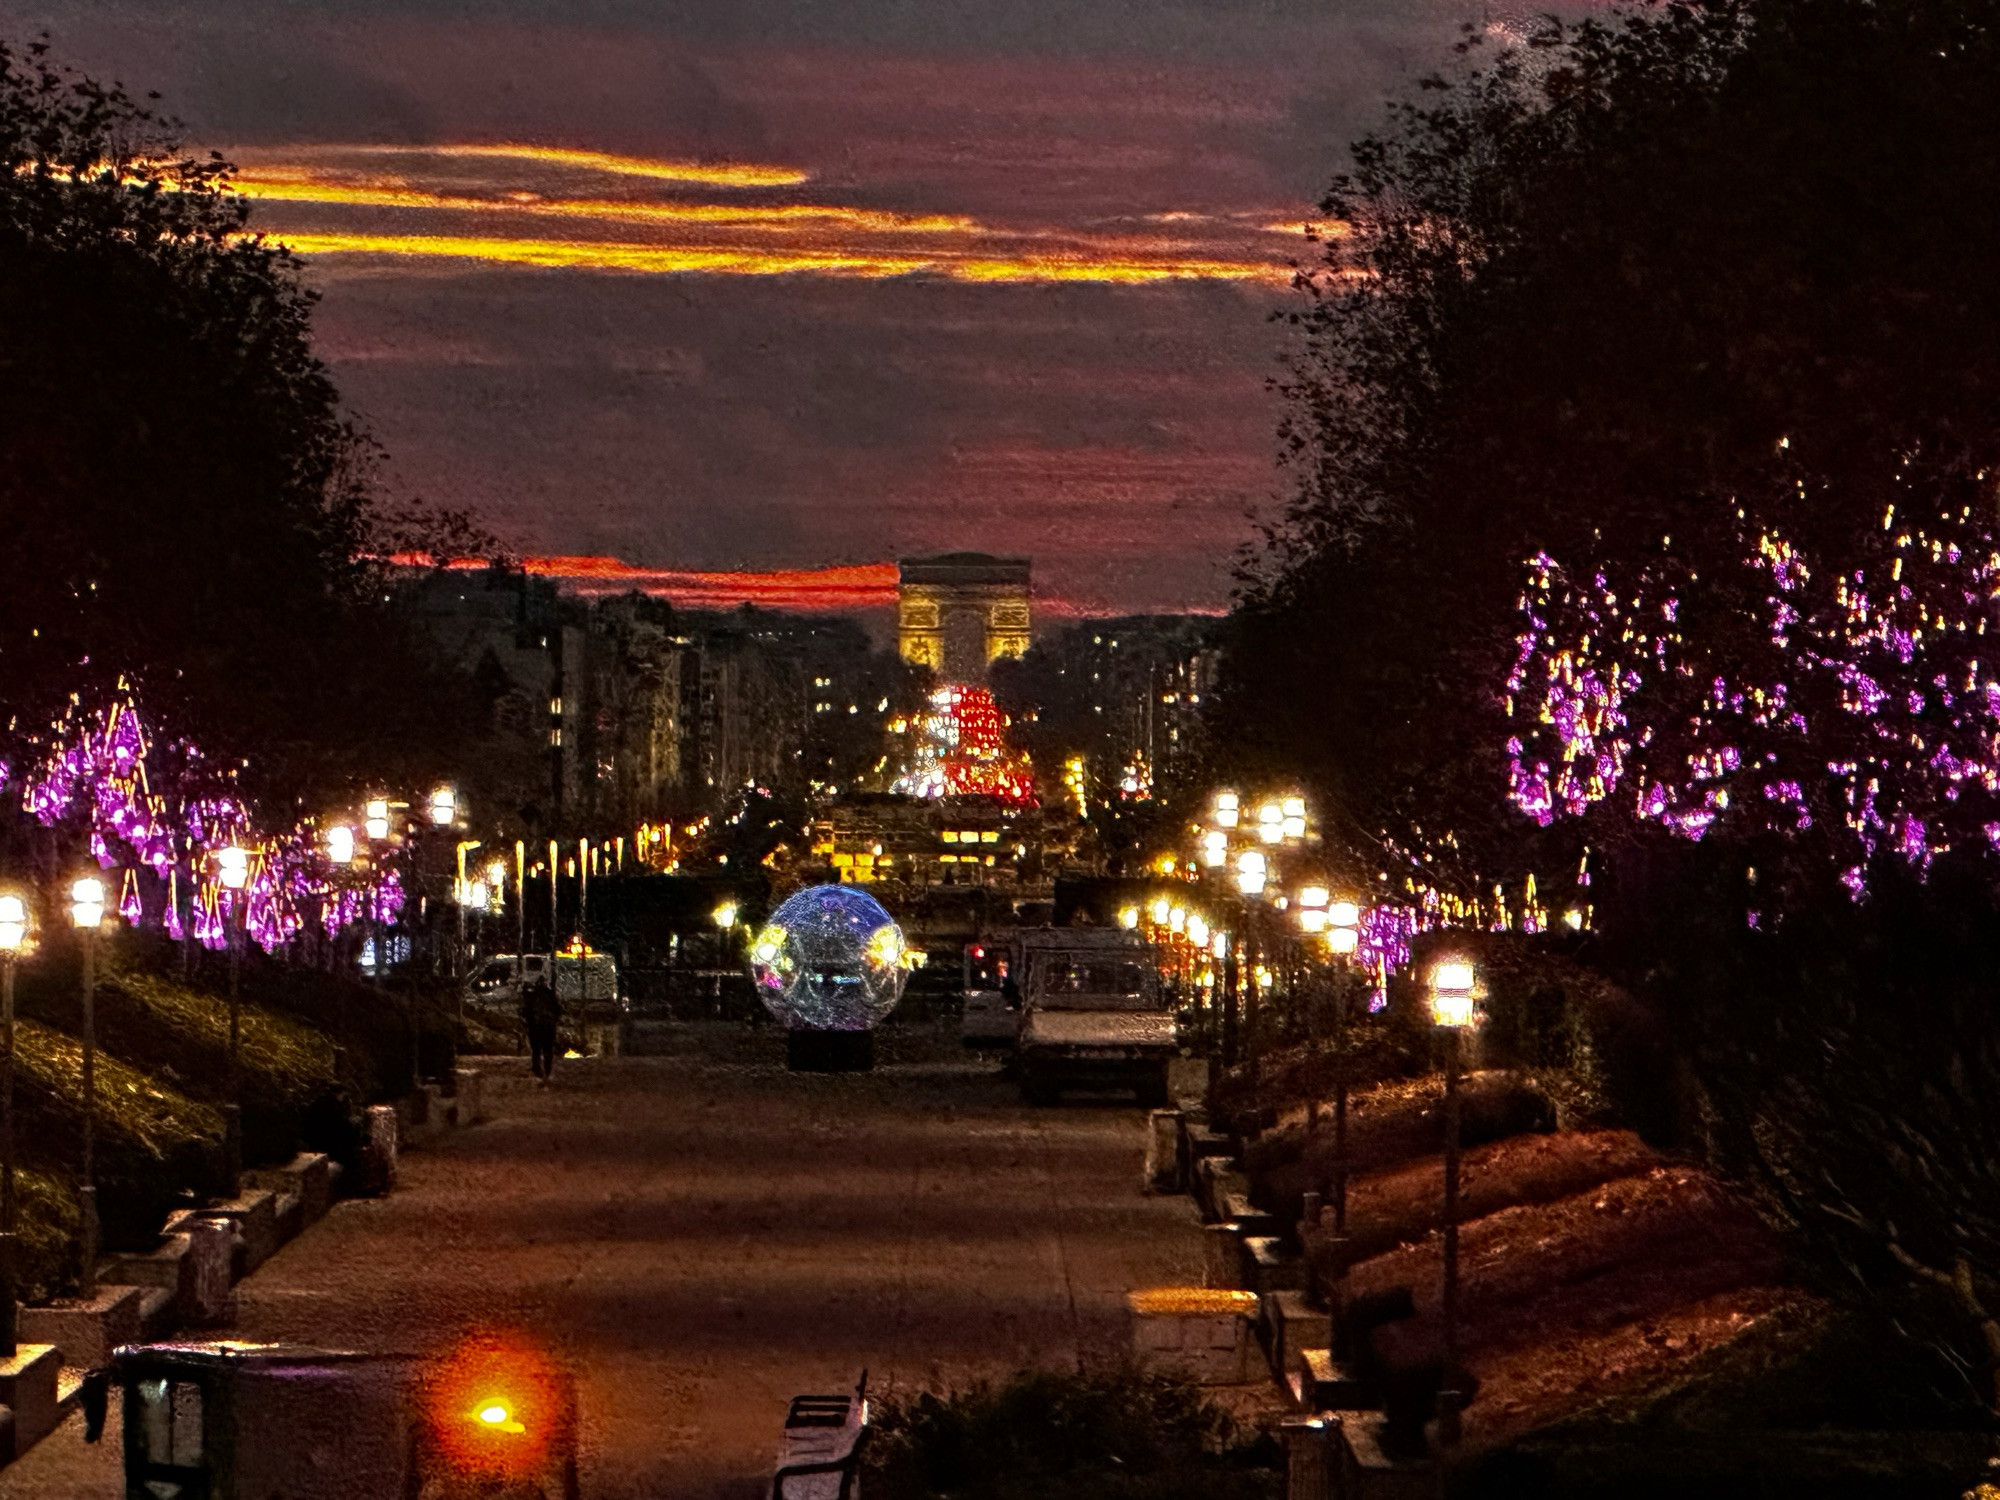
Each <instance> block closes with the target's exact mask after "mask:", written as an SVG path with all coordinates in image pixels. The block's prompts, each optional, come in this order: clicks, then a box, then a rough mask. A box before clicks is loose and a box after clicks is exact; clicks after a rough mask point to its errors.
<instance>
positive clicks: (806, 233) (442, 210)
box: [236, 145, 1291, 284]
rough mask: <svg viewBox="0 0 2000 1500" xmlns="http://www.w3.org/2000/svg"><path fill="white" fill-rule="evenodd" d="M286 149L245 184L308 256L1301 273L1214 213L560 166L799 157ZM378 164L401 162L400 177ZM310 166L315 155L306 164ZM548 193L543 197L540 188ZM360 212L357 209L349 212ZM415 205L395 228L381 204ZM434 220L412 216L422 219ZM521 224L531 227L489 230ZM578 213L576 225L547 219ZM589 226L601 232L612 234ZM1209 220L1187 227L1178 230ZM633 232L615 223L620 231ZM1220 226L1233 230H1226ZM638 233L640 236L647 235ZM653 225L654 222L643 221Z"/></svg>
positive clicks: (874, 271)
mask: <svg viewBox="0 0 2000 1500" xmlns="http://www.w3.org/2000/svg"><path fill="white" fill-rule="evenodd" d="M286 149H287V154H286V156H285V157H283V158H280V159H267V160H266V161H264V162H263V163H261V164H259V163H257V162H254V161H253V162H251V163H250V164H248V165H246V166H245V167H244V168H242V170H241V171H240V172H239V174H238V176H237V178H236V186H237V188H238V190H239V191H241V192H242V193H244V194H245V195H246V196H248V197H251V198H253V199H256V200H258V201H259V202H260V203H262V204H263V205H265V208H264V209H263V214H264V215H268V216H270V217H269V218H266V217H263V216H260V219H259V223H260V225H262V224H268V225H269V226H270V227H269V228H268V229H267V231H266V232H268V233H269V234H270V235H271V237H272V238H274V239H276V240H279V241H282V242H283V243H285V244H288V245H290V246H291V247H292V248H293V249H294V250H297V251H299V252H300V253H301V254H307V255H327V256H332V255H369V256H396V257H402V258H418V259H422V258H430V259H452V260H464V261H474V262H481V263H485V264H491V265H516V266H541V267H550V268H564V269H577V270H592V271H625V272H634V273H640V274H652V275H685V274H707V275H726V276H791V275H823V276H841V277H860V278H868V279H883V278H889V277H903V276H920V275H928V276H940V277H944V278H947V279H950V280H954V281H964V282H983V283H1034V282H1056V281H1089V282H1113V283H1125V284H1139V283H1148V282H1162V281H1180V280H1225V281H1265V282H1269V283H1272V284H1283V283H1285V282H1286V281H1288V280H1289V279H1290V275H1291V270H1290V267H1289V265H1287V264H1285V263H1284V262H1283V261H1282V260H1281V259H1280V257H1279V253H1278V250H1277V247H1276V246H1274V245H1272V244H1271V242H1270V241H1269V240H1268V239H1265V238H1264V234H1265V230H1264V228H1263V226H1262V225H1256V224H1231V223H1228V222H1226V221H1224V220H1219V219H1216V218H1215V217H1214V216H1212V215H1204V214H1192V213H1166V214H1156V215H1149V216H1147V219H1148V221H1149V226H1148V227H1147V228H1144V229H1141V230H1138V231H1137V232H1134V231H1133V230H1131V229H1129V228H1127V229H1119V228H1114V227H1111V226H1107V225H1099V226H1092V227H1077V228H1075V229H1065V228H1062V227H1060V226H1053V225H1033V226H1003V225H995V224H989V223H984V222H981V221H980V220H979V219H976V218H973V217H971V216H969V215H965V214H952V213H896V212H891V211H887V210H882V209H874V208H864V207H859V206H855V205H850V204H840V203H831V204H829V203H795V202H783V201H776V202H774V201H771V200H770V199H768V198H767V199H765V200H764V201H761V202H760V201H755V200H753V201H749V202H742V201H728V200H718V199H716V198H715V197H714V195H712V194H711V195H708V197H707V198H706V199H703V198H702V197H701V196H700V195H695V201H687V199H688V195H681V196H679V197H672V196H669V197H660V196H629V197H628V196H625V195H624V194H622V193H617V194H612V195H608V196H607V195H602V194H598V195H591V196H581V195H574V196H573V195H571V194H570V193H569V192H567V191H565V190H563V189H562V188H559V187H551V183H550V179H549V174H548V171H547V169H548V168H549V167H551V166H554V167H557V168H573V169H577V170H581V171H585V172H589V173H610V174H614V175H617V174H622V175H626V176H637V177H649V178H654V179H659V180H663V181H671V182H676V183H694V184H697V185H700V186H708V187H715V186H727V187H731V188H772V187H790V186H796V185H797V184H799V183H801V182H804V181H805V180H806V179H807V174H806V173H805V172H803V171H799V170H796V169H794V168H789V167H771V166H748V165H727V166H713V167H710V166H703V165H701V164H688V163H677V162H662V161H654V160H652V159H650V158H640V157H623V156H616V155H613V154H611V153H608V152H600V151H584V150H572V149H569V148H561V147H530V146H450V145H447V146H408V147H393V146H371V147H359V146H339V145H328V146H318V147H311V146H308V147H291V148H286ZM363 157H365V158H368V159H369V161H370V162H371V163H372V162H379V161H383V160H384V159H386V158H390V157H394V158H396V159H397V160H396V161H395V166H394V170H393V172H381V171H378V170H376V169H375V167H374V166H373V165H368V164H361V163H358V162H357V160H356V158H363ZM459 158H473V159H479V160H488V159H490V160H495V161H502V162H505V163H507V164H509V166H510V167H511V169H512V170H510V171H508V172H507V173H505V174H504V175H500V176H499V177H498V180H495V179H494V177H493V176H490V175H479V174H475V180H471V181H468V180H466V174H465V173H464V172H463V171H462V170H459V169H456V168H455V167H454V166H453V163H454V161H456V160H457V159H459ZM301 163H304V164H303V165H302V164H301ZM545 188H547V189H549V190H548V191H541V190H539V189H545ZM311 206H317V207H324V208H326V209H328V210H331V211H332V213H333V215H334V217H333V218H332V220H331V222H328V219H327V216H325V215H322V216H320V219H319V221H318V222H309V223H305V224H299V225H297V226H296V227H294V226H293V225H292V224H290V223H287V222H286V217H285V215H286V209H287V208H288V207H292V208H299V207H311ZM346 210H353V211H354V213H353V215H352V216H349V215H347V214H346V213H345V212H344V211H346ZM378 210H387V211H392V212H400V213H401V214H403V215H404V216H402V217H399V218H398V219H397V220H396V221H395V222H384V221H383V219H382V218H381V217H380V216H379V215H378V214H377V213H376V212H375V211H378ZM410 213H414V214H418V215H425V216H433V217H432V219H431V222H422V221H419V222H414V223H413V222H411V219H410V218H409V217H407V215H408V214H410ZM470 214H479V215H485V216H489V221H490V224H491V227H492V228H498V226H499V225H500V224H503V223H506V222H507V221H510V220H516V219H518V220H520V221H522V227H521V230H520V232H518V233H516V232H510V231H502V232H498V233H495V232H491V229H490V228H489V226H488V225H478V226H477V228H478V229H484V230H487V231H488V232H466V231H467V230H468V229H473V228H474V227H475V226H474V225H472V224H471V223H469V222H468V220H467V219H466V217H465V216H466V215H470ZM551 219H559V220H569V221H575V222H577V223H578V225H579V227H578V229H577V230H576V231H575V232H568V231H566V230H564V229H559V228H557V227H556V226H555V225H553V224H550V223H549V222H548V221H549V220H551ZM584 223H595V224H599V225H602V226H605V229H604V230H603V231H600V232H592V231H591V230H589V229H586V228H583V227H582V225H583V224H584ZM1169 223H1171V224H1174V225H1176V226H1181V225H1183V224H1185V225H1188V226H1193V225H1196V224H1202V225H1208V226H1212V227H1210V228H1207V229H1200V230H1191V231H1190V232H1188V233H1183V234H1180V235H1175V236H1171V237H1170V236H1168V235H1165V234H1163V233H1162V232H1161V231H1162V229H1163V228H1164V226H1166V225H1167V224H1169ZM614 225H616V226H630V227H629V229H627V230H625V231H624V232H617V231H614V230H612V229H611V228H610V226H614ZM1218 229H1219V230H1220V232H1219V233H1218V232H1217V231H1218ZM633 231H638V232H637V233H634V232H633ZM647 231H651V233H647Z"/></svg>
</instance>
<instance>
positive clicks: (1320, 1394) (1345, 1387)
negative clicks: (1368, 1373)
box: [1285, 1348, 1382, 1411]
mask: <svg viewBox="0 0 2000 1500" xmlns="http://www.w3.org/2000/svg"><path fill="white" fill-rule="evenodd" d="M1285 1383H1286V1385H1287V1387H1288V1388H1289V1389H1290V1390H1291V1393H1292V1399H1293V1400H1294V1401H1296V1402H1297V1403H1298V1404H1299V1406H1300V1408H1301V1409H1303V1410H1305V1411H1380V1410H1381V1409H1382V1390H1381V1387H1380V1386H1378V1385H1377V1384H1376V1383H1375V1382H1374V1381H1372V1380H1364V1379H1363V1378H1362V1377H1361V1376H1360V1375H1359V1374H1357V1373H1356V1372H1355V1370H1354V1368H1353V1367H1352V1366H1351V1365H1348V1364H1346V1363H1344V1362H1342V1361H1341V1360H1337V1359H1335V1358H1334V1357H1333V1350H1331V1349H1322V1348H1302V1349H1300V1350H1299V1362H1298V1364H1297V1365H1296V1366H1295V1367H1294V1368H1293V1370H1292V1372H1291V1375H1290V1377H1289V1378H1288V1379H1287V1380H1286V1382H1285Z"/></svg>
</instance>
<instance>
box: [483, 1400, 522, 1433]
mask: <svg viewBox="0 0 2000 1500" xmlns="http://www.w3.org/2000/svg"><path fill="white" fill-rule="evenodd" d="M472 1415H473V1417H474V1418H475V1419H476V1420H477V1421H478V1422H479V1424H480V1425H481V1426H483V1427H485V1428H487V1429H488V1430H489V1431H492V1432H526V1431H527V1430H528V1429H527V1427H526V1426H525V1425H524V1424H523V1423H521V1422H517V1421H516V1420H515V1419H514V1413H513V1410H512V1409H511V1408H510V1407H509V1406H508V1405H507V1403H506V1401H504V1400H498V1399H495V1398H494V1397H491V1396H489V1397H487V1398H486V1400H485V1401H484V1402H482V1403H481V1404H480V1405H479V1406H477V1407H476V1408H474V1410H473V1413H472Z"/></svg>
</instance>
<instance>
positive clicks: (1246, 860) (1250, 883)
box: [1236, 849, 1266, 896]
mask: <svg viewBox="0 0 2000 1500" xmlns="http://www.w3.org/2000/svg"><path fill="white" fill-rule="evenodd" d="M1265 869H1266V865H1265V863H1264V856H1263V854H1262V853H1261V852H1260V851H1258V850H1256V849H1246V850H1244V851H1243V853H1242V854H1240V855H1238V856H1237V858H1236V889H1237V890H1239V891H1241V892H1242V893H1243V894H1244V895H1246V896H1257V895H1262V894H1263V891H1264V872H1265Z"/></svg>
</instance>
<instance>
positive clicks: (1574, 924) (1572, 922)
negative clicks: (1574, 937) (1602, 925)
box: [1563, 906, 1583, 932]
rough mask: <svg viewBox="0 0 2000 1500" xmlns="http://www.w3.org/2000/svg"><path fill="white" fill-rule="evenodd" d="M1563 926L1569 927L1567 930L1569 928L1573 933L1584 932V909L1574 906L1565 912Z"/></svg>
mask: <svg viewBox="0 0 2000 1500" xmlns="http://www.w3.org/2000/svg"><path fill="white" fill-rule="evenodd" d="M1563 926H1565V927H1567V928H1568V929H1569V930H1570V931H1571V932H1581V931H1583V910H1582V908H1581V907H1576V906H1572V907H1571V908H1570V909H1569V910H1568V911H1566V912H1564V913H1563Z"/></svg>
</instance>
